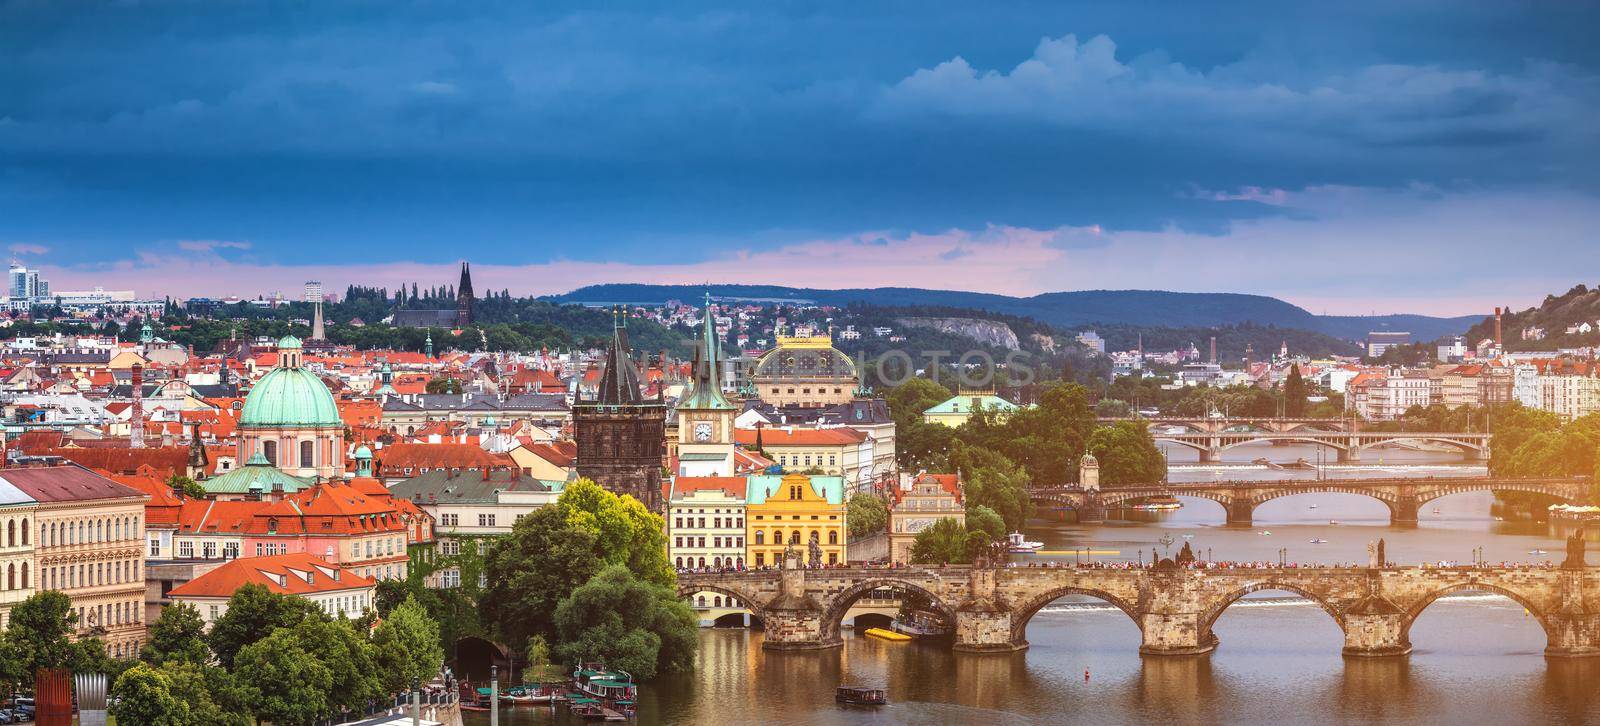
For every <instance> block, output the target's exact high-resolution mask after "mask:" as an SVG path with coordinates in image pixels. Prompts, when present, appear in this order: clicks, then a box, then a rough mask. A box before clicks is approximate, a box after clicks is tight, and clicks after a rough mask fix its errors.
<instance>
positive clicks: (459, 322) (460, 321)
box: [456, 262, 472, 328]
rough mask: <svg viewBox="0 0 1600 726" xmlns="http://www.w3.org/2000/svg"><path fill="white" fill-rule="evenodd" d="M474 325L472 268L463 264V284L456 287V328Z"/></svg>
mask: <svg viewBox="0 0 1600 726" xmlns="http://www.w3.org/2000/svg"><path fill="white" fill-rule="evenodd" d="M471 324H472V268H471V266H470V265H468V264H467V263H465V262H463V263H461V284H460V285H457V286H456V327H458V328H465V327H467V326H468V325H471Z"/></svg>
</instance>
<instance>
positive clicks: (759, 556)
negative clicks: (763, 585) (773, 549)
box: [756, 552, 767, 567]
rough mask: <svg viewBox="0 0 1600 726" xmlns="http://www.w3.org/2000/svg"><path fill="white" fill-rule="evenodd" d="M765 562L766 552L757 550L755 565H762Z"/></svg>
mask: <svg viewBox="0 0 1600 726" xmlns="http://www.w3.org/2000/svg"><path fill="white" fill-rule="evenodd" d="M765 564H767V555H766V553H765V552H757V553H756V567H761V566H763V565H765Z"/></svg>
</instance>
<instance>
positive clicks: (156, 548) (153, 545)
mask: <svg viewBox="0 0 1600 726" xmlns="http://www.w3.org/2000/svg"><path fill="white" fill-rule="evenodd" d="M148 556H149V557H160V556H161V540H159V539H153V540H150V554H149V555H148Z"/></svg>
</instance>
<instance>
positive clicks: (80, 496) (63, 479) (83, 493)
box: [0, 465, 146, 502]
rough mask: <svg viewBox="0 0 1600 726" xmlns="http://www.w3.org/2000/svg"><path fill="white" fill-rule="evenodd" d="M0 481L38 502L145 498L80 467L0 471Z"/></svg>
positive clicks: (141, 493) (65, 466) (28, 468)
mask: <svg viewBox="0 0 1600 726" xmlns="http://www.w3.org/2000/svg"><path fill="white" fill-rule="evenodd" d="M0 479H4V480H5V481H6V482H8V483H9V484H11V485H12V486H14V487H16V488H18V489H21V490H22V491H23V493H25V494H27V495H28V496H30V497H33V498H34V499H35V500H37V501H39V502H83V501H93V500H98V499H134V498H138V499H141V500H142V499H145V498H146V495H145V493H144V492H141V491H139V490H138V489H133V488H131V487H127V486H123V485H121V484H118V483H116V482H114V481H112V480H110V479H107V478H105V477H103V476H101V475H99V474H96V473H94V472H92V471H89V470H88V469H85V468H83V467H81V466H70V465H63V466H40V467H27V468H20V469H3V470H0Z"/></svg>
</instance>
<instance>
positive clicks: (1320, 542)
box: [1311, 537, 1328, 544]
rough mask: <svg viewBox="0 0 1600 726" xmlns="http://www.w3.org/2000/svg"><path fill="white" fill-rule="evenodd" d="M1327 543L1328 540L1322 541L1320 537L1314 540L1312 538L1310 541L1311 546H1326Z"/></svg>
mask: <svg viewBox="0 0 1600 726" xmlns="http://www.w3.org/2000/svg"><path fill="white" fill-rule="evenodd" d="M1327 543H1328V540H1325V539H1323V538H1321V537H1316V538H1313V539H1312V540H1311V544H1327Z"/></svg>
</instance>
